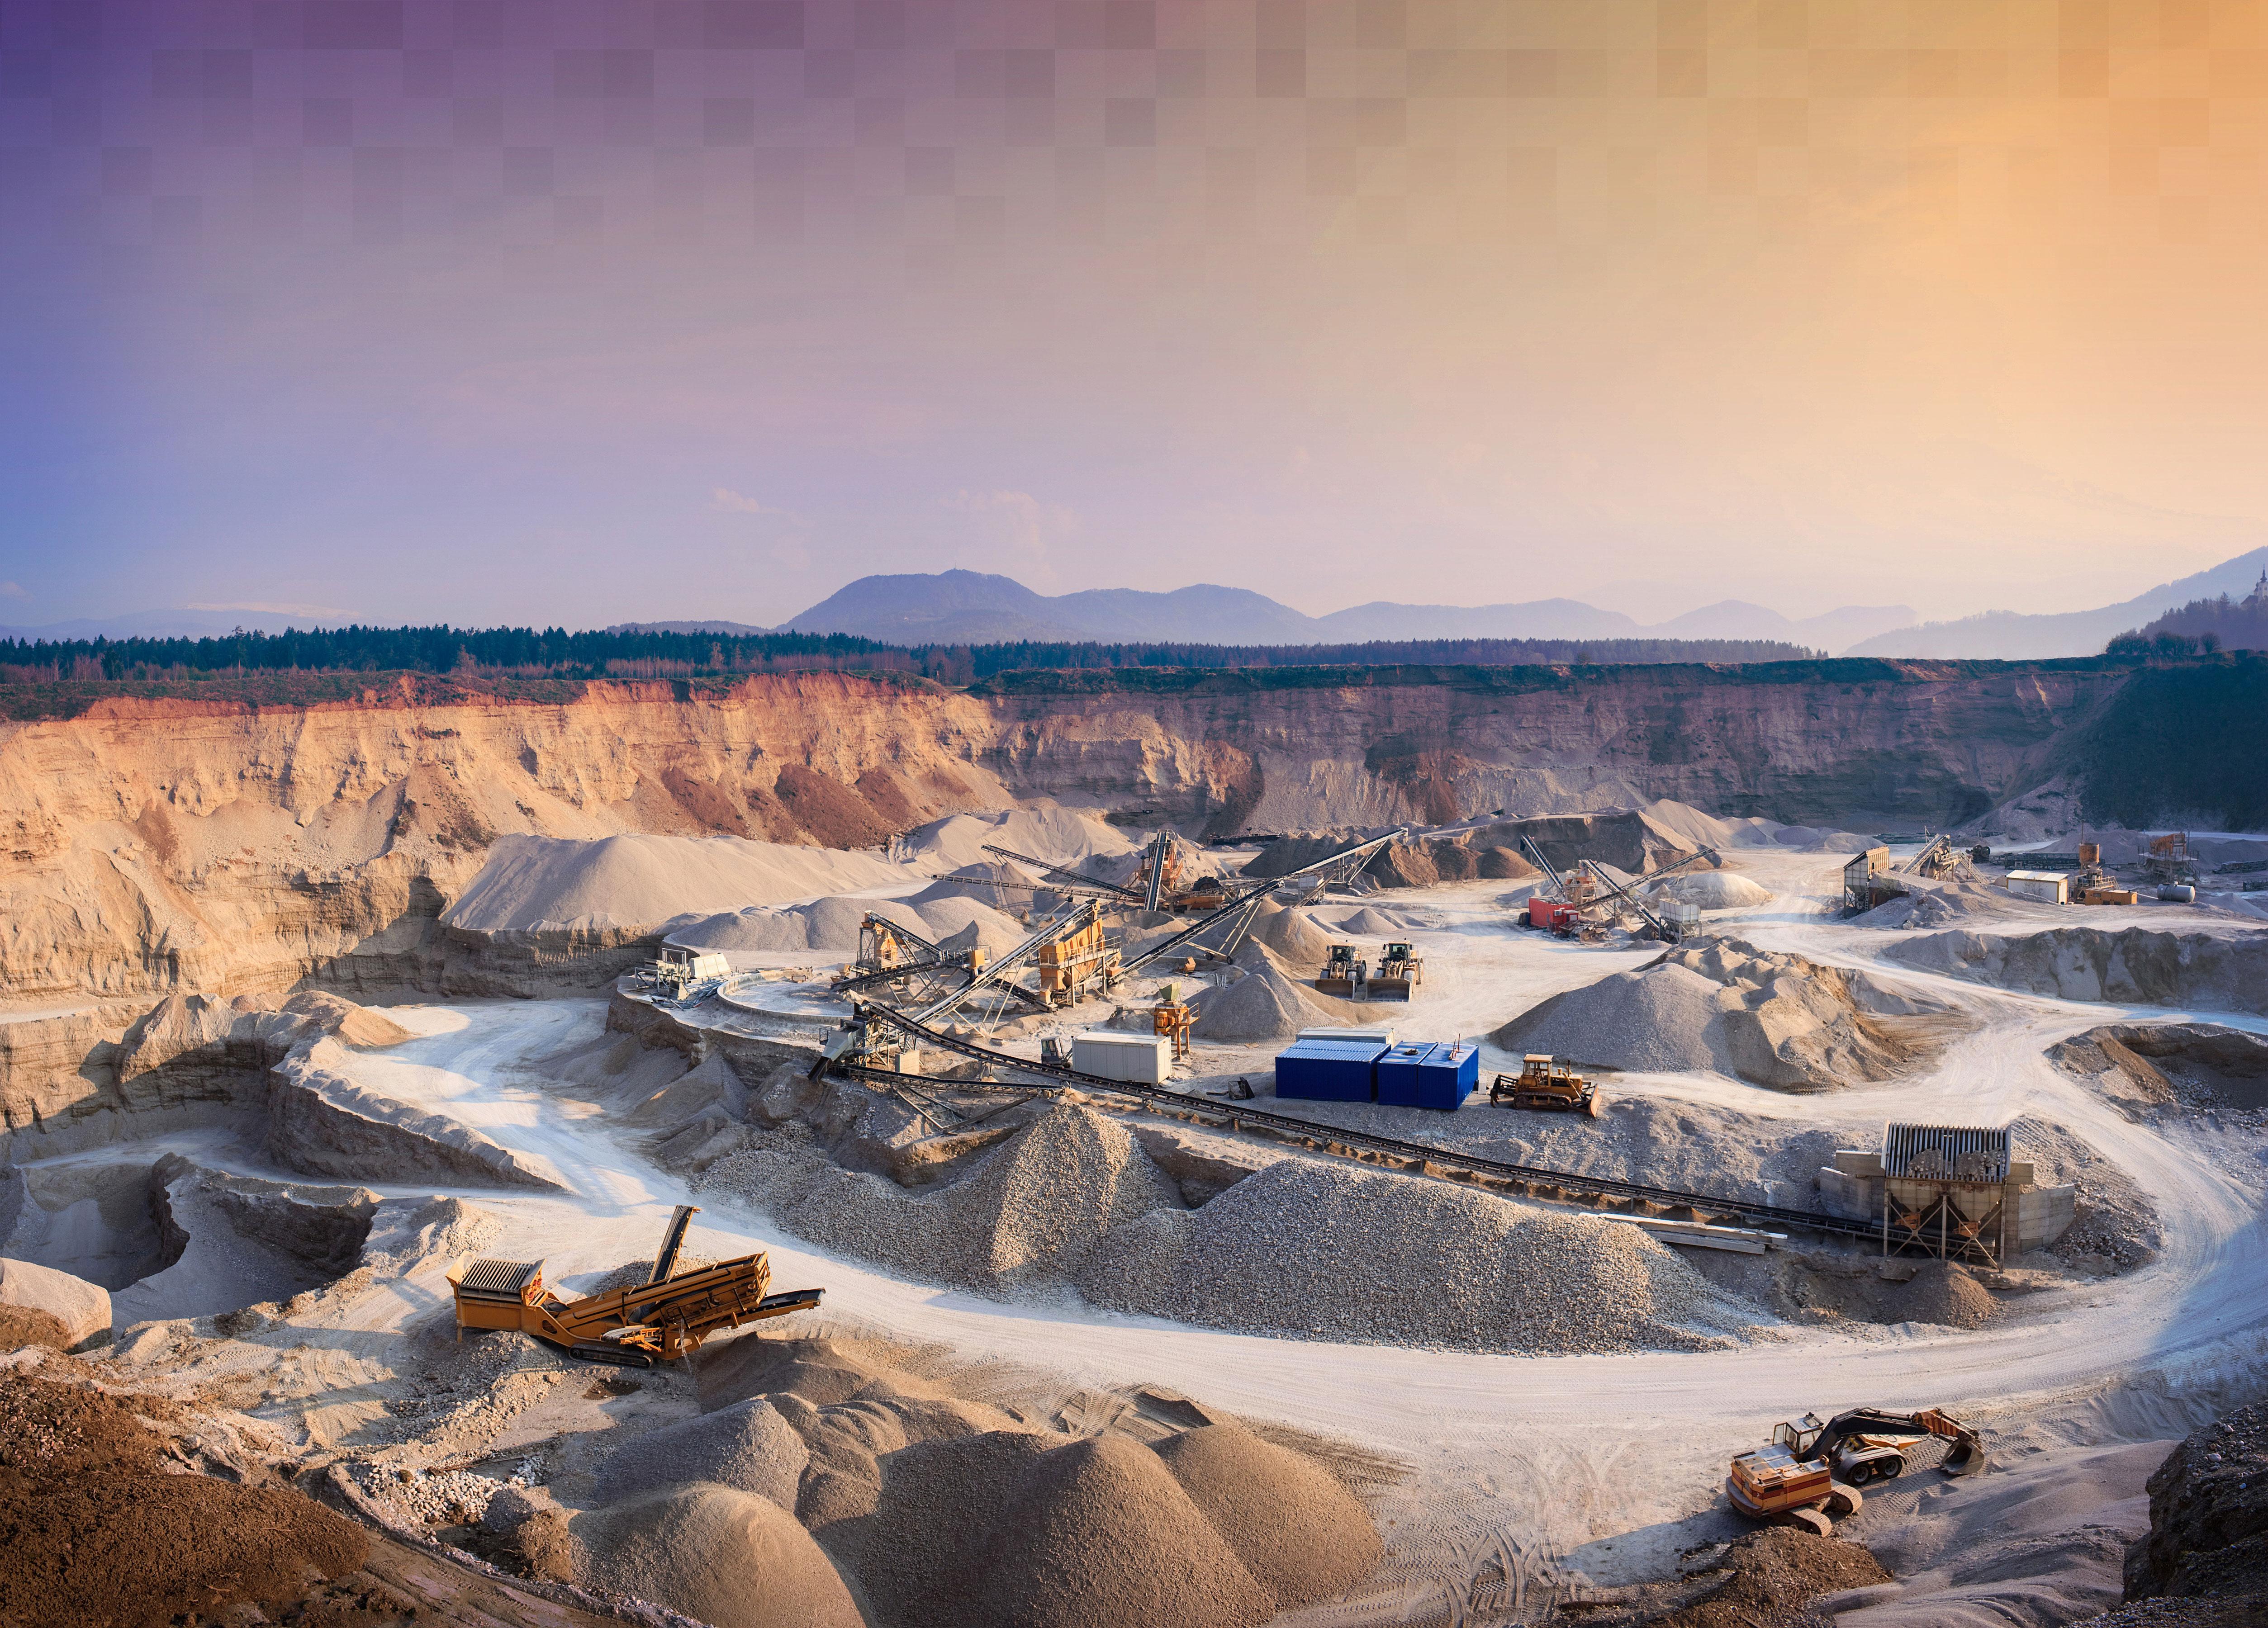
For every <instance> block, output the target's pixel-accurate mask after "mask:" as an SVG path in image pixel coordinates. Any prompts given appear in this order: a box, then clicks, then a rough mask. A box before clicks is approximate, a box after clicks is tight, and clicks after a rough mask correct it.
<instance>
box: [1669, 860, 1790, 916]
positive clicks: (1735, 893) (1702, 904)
mask: <svg viewBox="0 0 2268 1628" xmlns="http://www.w3.org/2000/svg"><path fill="white" fill-rule="evenodd" d="M1651 891H1653V892H1656V893H1659V894H1661V895H1662V896H1663V897H1664V898H1674V899H1675V900H1676V901H1677V902H1678V903H1679V904H1681V905H1693V906H1697V907H1699V908H1700V909H1703V910H1747V909H1749V908H1751V907H1752V906H1757V905H1768V904H1770V903H1771V889H1770V888H1766V887H1762V886H1759V885H1758V884H1756V883H1754V882H1751V881H1750V880H1749V878H1748V877H1746V876H1742V875H1741V874H1739V873H1738V872H1737V871H1731V870H1705V871H1702V872H1701V873H1700V874H1699V875H1697V876H1672V877H1670V878H1669V879H1668V881H1666V882H1661V883H1657V884H1655V885H1654V886H1653V889H1652V890H1651Z"/></svg>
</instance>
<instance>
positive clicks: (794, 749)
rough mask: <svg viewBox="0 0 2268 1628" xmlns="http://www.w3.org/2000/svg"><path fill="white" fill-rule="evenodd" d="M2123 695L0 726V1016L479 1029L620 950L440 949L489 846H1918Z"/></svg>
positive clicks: (407, 698)
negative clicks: (1154, 831) (941, 838)
mask: <svg viewBox="0 0 2268 1628" xmlns="http://www.w3.org/2000/svg"><path fill="white" fill-rule="evenodd" d="M2130 676H2131V675H2130V674H2129V673H2128V671H2126V670H2124V669H2120V668H2115V667H2110V666H2108V665H2106V664H2094V663H2087V662H2065V663H2035V664H1989V663H1983V664H1980V663H1885V662H1822V663H1799V664H1781V665H1776V666H1768V667H1750V668H1737V669H1715V668H1707V667H1628V668H1591V669H1587V668H1574V669H1554V668H1543V667H1531V668H1440V667H1425V668H1382V669H1305V670H1300V669H1268V670H1254V671H1212V672H1146V671H1145V672H1116V673H1081V672H1071V673H1033V674H1016V675H1009V676H1008V677H1006V678H1002V679H998V680H995V681H993V682H991V683H990V684H987V685H984V686H977V687H976V688H975V689H972V690H968V691H949V690H946V689H945V688H943V687H941V686H936V685H932V684H928V683H925V682H924V681H921V680H918V679H907V678H860V677H855V676H850V675H843V674H835V673H824V674H805V675H766V676H762V677H755V678H745V679H740V680H737V681H732V680H715V681H708V680H691V681H681V682H675V683H644V684H612V683H592V684H568V683H562V682H559V681H541V682H533V683H527V684H523V685H517V686H515V685H513V684H512V683H511V682H509V681H503V682H490V683H485V684H484V683H480V682H477V681H465V680H460V679H455V678H399V679H394V680H387V681H376V680H373V681H372V683H371V684H370V685H369V686H365V687H364V688H363V689H361V690H360V691H359V692H357V693H355V694H354V695H353V696H351V697H350V698H343V699H335V700H323V701H320V702H314V703H307V704H295V705H275V704H266V703H263V702H261V701H260V700H257V699H256V698H255V699H251V700H246V699H238V700H229V699H223V698H218V697H217V696H216V694H215V693H214V691H213V688H212V686H203V688H202V690H199V686H179V687H183V688H185V689H188V690H199V693H198V694H197V695H195V696H192V695H189V694H186V693H184V694H176V695H166V694H156V693H149V694H133V693H126V692H127V691H129V690H130V689H131V688H132V686H109V688H108V693H100V694H94V695H88V696H81V697H78V698H77V699H76V700H70V701H69V704H67V705H59V704H56V703H55V700H54V698H52V697H50V698H48V700H46V701H45V702H40V698H37V697H33V698H31V699H30V700H27V699H26V697H22V696H16V697H10V698H0V699H5V700H9V702H10V706H11V710H12V711H13V712H14V713H15V714H17V715H18V721H16V722H7V723H4V724H0V985H4V987H5V990H6V997H7V1001H9V1002H10V1003H20V1004H26V1005H28V1004H31V1003H35V1002H42V1001H50V1002H53V1001H69V1002H73V1003H84V1002H86V1001H102V1002H116V1001H126V1002H134V1001H143V1002H147V1001H150V1000H151V999H153V998H155V997H157V996H159V995H162V994H166V993H169V992H172V991H176V990H201V991H207V992H214V993H218V992H224V991H225V992H228V993H231V994H234V993H241V992H245V991H264V992H276V991H282V990H285V989H289V988H291V987H292V986H296V985H298V984H300V983H301V982H303V981H307V980H313V981H314V982H317V983H320V984H324V985H328V986H335V987H339V988H342V989H345V990H349V991H351V992H354V993H356V994H360V995H364V996H383V995H384V994H387V992H389V991H412V990H415V991H423V992H428V993H443V994H513V993H530V992H532V991H533V990H534V989H535V988H538V987H542V986H546V985H547V982H549V981H556V980H558V979H566V980H569V981H581V980H584V979H587V978H589V977H591V976H593V973H592V972H591V969H592V968H593V966H594V965H598V964H600V963H602V962H603V963H608V964H607V965H606V966H604V967H601V969H600V971H601V972H608V971H611V970H612V964H613V963H615V962H619V961H622V960H626V959H629V958H634V957H635V955H636V954H637V953H638V952H639V949H640V947H639V946H637V945H634V944H630V943H627V942H625V943H621V944H616V943H612V942H606V943H601V942H573V943H568V942H562V943H558V944H548V943H533V942H530V943H517V942H515V943H512V944H509V945H504V944H498V943H493V942H488V941H485V940H482V939H479V938H477V937H475V936H473V935H464V934H462V933H458V932H453V930H451V929H448V928H444V927H443V926H442V924H441V920H440V919H441V916H442V913H443V911H444V910H445V908H446V906H447V904H448V903H449V901H450V900H452V899H453V898H455V897H456V896H457V895H458V893H460V891H462V889H463V887H464V886H465V884H467V883H468V881H469V879H470V878H471V876H473V875H474V873H475V871H477V870H478V869H479V867H480V865H481V862H482V858H483V857H484V855H485V854H486V853H487V851H488V848H489V847H490V844H491V843H493V841H494V840H496V838H497V836H498V835H500V834H502V833H504V832H537V833H541V834H545V835H550V836H560V837H578V838H596V837H602V836H607V835H610V834H614V833H616V832H676V833H685V834H695V833H716V832H724V833H730V834H734V835H740V836H746V837H751V838H757V839H762V840H773V841H798V842H810V843H817V844H821V845H823V846H828V847H862V846H869V845H872V844H875V843H879V842H881V841H883V840H886V839H887V837H888V835H889V834H890V833H891V832H895V831H900V830H904V829H906V828H908V827H909V826H911V825H915V824H917V823H919V822H920V821H923V820H926V819H930V818H936V817H938V816H939V815H942V814H946V813H952V812H957V811H961V810H970V809H989V808H999V807H1002V806H1005V805H1006V804H1007V803H1010V802H1012V801H1013V800H1015V799H1018V798H1028V797H1034V796H1054V797H1057V798H1061V799H1064V800H1065V801H1075V802H1079V803H1090V804H1101V805H1102V806H1105V807H1108V808H1110V809H1114V810H1123V811H1125V812H1127V813H1129V814H1133V815H1141V814H1153V815H1164V816H1167V817H1169V818H1175V819H1179V820H1184V821H1203V822H1204V823H1205V824H1206V825H1208V826H1209V827H1210V828H1211V829H1212V830H1214V831H1216V832H1226V831H1233V830H1237V829H1276V830H1282V829H1287V828H1297V827H1302V826H1307V827H1313V826H1319V825H1358V824H1383V823H1388V822H1392V821H1399V820H1419V821H1428V822H1439V821H1443V820H1447V819H1452V818H1459V817H1462V816H1466V815H1471V814H1476V813H1486V812H1488V811H1490V810H1496V809H1503V810H1507V811H1508V812H1509V813H1512V814H1535V813H1549V812H1571V811H1579V810H1588V809H1597V808H1604V807H1612V806H1618V805H1623V806H1626V805H1630V804H1634V803H1646V802H1649V801H1652V800H1653V799H1654V798H1657V797H1664V796H1667V797H1675V798H1677V799H1679V800H1681V801H1684V802H1690V803H1695V804H1697V805H1699V806H1701V807H1703V808H1706V809H1710V810H1714V811H1718V812H1722V813H1727V814H1739V813H1747V812H1752V811H1753V812H1770V813H1771V814H1772V815H1774V816H1775V817H1777V818H1782V819H1798V820H1822V821H1825V820H1850V819H1854V818H1870V817H1871V818H1877V819H1881V820H1888V821H1896V822H1899V823H1905V824H1913V823H1919V822H1924V821H1927V822H1933V823H1937V824H1949V823H1952V822H1954V821H1956V820H1959V819H1961V818H1966V817H1969V816H1973V815H1975V814H1977V813H1979V812H1981V811H1983V810H1985V809H1986V808H1987V807H1989V806H1991V805H1992V803H1994V802H1996V801H1998V800H1999V799H2002V798H2004V797H2007V796H2010V795H2013V794H2014V793H2017V792H2020V791H2021V790H2023V789H2025V788H2028V787H2029V786H2032V785H2035V784H2037V783H2039V781H2042V780H2043V779H2044V778H2046V777H2048V776H2049V775H2050V774H2052V773H2054V772H2056V771H2057V769H2058V762H2059V753H2060V754H2067V752H2068V751H2069V749H2070V747H2071V744H2072V742H2073V739H2074V738H2075V737H2076V736H2077V734H2078V733H2079V732H2080V731H2082V730H2085V729H2086V728H2087V727H2088V726H2089V725H2090V724H2091V723H2092V722H2094V721H2095V719H2096V718H2097V717H2098V715H2100V714H2101V713H2102V711H2103V709H2104V708H2105V707H2106V706H2107V705H2109V704H2110V701H2111V700H2112V699H2113V698H2114V697H2115V696H2116V694H2117V692H2118V689H2119V686H2121V685H2122V684H2124V683H2125V682H2127V680H2128V678H2129V677H2130ZM222 690H223V693H225V686H222ZM34 703H38V704H34ZM74 708H75V709H76V710H75V713H74V715H69V716H33V717H29V718H26V717H25V716H24V715H26V713H33V714H36V713H39V712H40V711H42V710H44V711H47V712H50V713H53V712H71V711H73V710H74ZM144 1009H146V1005H145V1007H144ZM77 1021H79V1023H80V1024H81V1026H84V1023H85V1020H84V1019H81V1020H77ZM112 1021H113V1023H114V1020H112ZM107 1026H110V1025H108V1024H106V1027H107ZM19 1038H21V1039H23V1040H24V1041H26V1043H27V1044H28V1043H30V1042H31V1041H32V1039H33V1036H31V1035H29V1034H26V1035H24V1036H21V1037H19Z"/></svg>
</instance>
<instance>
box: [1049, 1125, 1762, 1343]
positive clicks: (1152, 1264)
mask: <svg viewBox="0 0 2268 1628" xmlns="http://www.w3.org/2000/svg"><path fill="white" fill-rule="evenodd" d="M1445 1260H1453V1261H1456V1262H1458V1263H1460V1267H1459V1270H1458V1271H1457V1272H1454V1273H1451V1274H1447V1275H1445V1274H1444V1273H1443V1272H1441V1270H1440V1265H1441V1263H1442V1262H1443V1261H1445ZM1082 1287H1084V1288H1085V1289H1086V1293H1087V1294H1088V1295H1089V1297H1090V1298H1092V1299H1094V1301H1096V1302H1098V1303H1100V1304H1102V1305H1105V1306H1110V1307H1114V1308H1116V1309H1119V1310H1123V1311H1131V1312H1140V1313H1146V1314H1149V1315H1152V1316H1166V1317H1173V1318H1176V1319H1178V1320H1181V1321H1182V1322H1189V1323H1204V1324H1211V1326H1213V1327H1216V1328H1232V1329H1248V1330H1253V1331H1262V1332H1270V1333H1282V1334H1288V1335H1291V1336H1293V1337H1295V1338H1296V1337H1321V1338H1331V1339H1358V1340H1384V1341H1391V1342H1394V1343H1395V1344H1402V1345H1410V1344H1437V1345H1444V1346H1459V1347H1462V1348H1464V1349H1468V1350H1474V1351H1525V1352H1589V1351H1634V1350H1639V1349H1644V1348H1663V1347H1667V1348H1671V1349H1681V1350H1691V1349H1695V1348H1697V1347H1699V1346H1706V1345H1709V1344H1712V1343H1714V1340H1715V1339H1716V1338H1718V1337H1719V1336H1720V1335H1721V1333H1722V1332H1723V1331H1724V1330H1725V1329H1726V1328H1727V1327H1741V1326H1746V1325H1747V1324H1749V1323H1750V1322H1753V1321H1754V1320H1755V1319H1756V1313H1754V1312H1753V1311H1751V1310H1749V1309H1745V1308H1740V1307H1738V1306H1736V1305H1732V1304H1729V1303H1727V1302H1722V1301H1720V1300H1719V1297H1718V1295H1717V1294H1716V1293H1715V1291H1714V1290H1712V1288H1711V1287H1709V1285H1708V1284H1707V1283H1705V1281H1703V1280H1702V1279H1701V1278H1700V1277H1699V1276H1698V1275H1697V1273H1696V1272H1694V1271H1693V1269H1692V1268H1691V1267H1690V1266H1688V1265H1686V1264H1685V1263H1684V1262H1683V1261H1682V1260H1680V1259H1678V1258H1676V1257H1675V1255H1673V1254H1672V1253H1671V1252H1670V1250H1668V1248H1666V1247H1665V1246H1663V1245H1662V1244H1660V1243H1656V1242H1654V1240H1653V1239H1652V1238H1649V1237H1647V1236H1645V1235H1644V1234H1642V1233H1641V1232H1639V1231H1638V1228H1634V1227H1626V1226H1623V1225H1621V1224H1620V1223H1618V1222H1614V1221H1601V1220H1597V1219H1594V1218H1592V1217H1588V1216H1574V1215H1563V1214H1556V1213H1553V1212H1550V1211H1545V1210H1541V1209H1535V1208H1530V1207H1528V1206H1523V1205H1517V1204H1513V1203H1512V1202H1510V1201H1508V1200H1506V1199H1499V1198H1497V1197H1495V1196H1494V1195H1493V1194H1490V1193H1484V1192H1473V1191H1471V1190H1469V1189H1465V1188H1460V1187H1453V1186H1450V1185H1449V1184H1447V1183H1443V1182H1434V1181H1426V1180H1423V1179H1420V1178H1417V1177H1395V1176H1381V1175H1373V1174H1371V1173H1369V1172H1366V1171H1359V1170H1347V1169H1344V1168H1342V1167H1339V1166H1337V1165H1325V1164H1317V1163H1311V1162H1307V1161H1306V1160H1300V1159H1287V1160H1285V1161H1283V1162H1279V1163H1276V1164H1272V1165H1270V1166H1269V1167H1268V1168H1267V1169H1266V1170H1261V1171H1258V1172H1257V1173H1256V1174H1254V1175H1251V1176H1248V1177H1245V1178H1244V1179H1243V1180H1242V1181H1241V1182H1238V1183H1237V1184H1235V1185H1234V1186H1233V1187H1231V1188H1229V1189H1228V1190H1227V1191H1226V1192H1224V1193H1222V1194H1221V1195H1220V1196H1219V1198H1217V1199H1213V1200H1212V1201H1211V1203H1209V1204H1207V1205H1206V1206H1204V1210H1203V1211H1202V1212H1199V1213H1196V1214H1191V1213H1189V1212H1186V1211H1164V1212H1160V1213H1159V1214H1152V1215H1150V1216H1148V1217H1146V1218H1145V1219H1144V1220H1143V1221H1139V1222H1138V1223H1137V1224H1136V1225H1134V1226H1132V1227H1130V1228H1128V1229H1127V1230H1126V1232H1125V1234H1124V1236H1123V1237H1120V1238H1115V1239H1113V1240H1111V1241H1110V1243H1109V1244H1108V1247H1107V1248H1105V1249H1103V1250H1098V1251H1097V1253H1096V1258H1095V1262H1094V1265H1093V1266H1091V1267H1090V1269H1089V1270H1088V1272H1087V1273H1086V1276H1085V1278H1084V1279H1083V1280H1082Z"/></svg>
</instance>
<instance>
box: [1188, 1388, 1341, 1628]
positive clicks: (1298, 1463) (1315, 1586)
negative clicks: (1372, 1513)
mask: <svg viewBox="0 0 2268 1628" xmlns="http://www.w3.org/2000/svg"><path fill="white" fill-rule="evenodd" d="M1156 1451H1157V1454H1158V1456H1159V1457H1160V1458H1162V1459H1164V1460H1165V1461H1166V1468H1167V1469H1168V1470H1172V1471H1173V1474H1174V1479H1175V1480H1176V1481H1178V1482H1180V1483H1181V1484H1182V1491H1183V1492H1187V1493H1188V1494H1189V1501H1190V1502H1191V1503H1193V1504H1195V1505H1196V1506H1197V1509H1198V1510H1199V1512H1200V1513H1202V1514H1204V1517H1205V1519H1206V1520H1208V1521H1210V1522H1212V1525H1213V1529H1214V1530H1215V1531H1217V1532H1219V1534H1220V1535H1221V1536H1223V1537H1225V1538H1226V1539H1227V1540H1228V1545H1229V1547H1230V1548H1232V1549H1233V1550H1235V1551H1236V1558H1238V1559H1240V1560H1241V1561H1242V1562H1243V1563H1244V1569H1245V1570H1246V1571H1248V1572H1249V1573H1251V1574H1252V1579H1253V1580H1254V1581H1255V1582H1256V1583H1258V1584H1259V1585H1260V1586H1261V1587H1262V1588H1265V1589H1266V1590H1267V1591H1268V1592H1269V1593H1270V1595H1273V1596H1274V1597H1275V1601H1276V1605H1277V1609H1278V1610H1288V1609H1289V1608H1291V1607H1292V1606H1295V1605H1307V1604H1309V1603H1311V1602H1314V1601H1317V1600H1322V1599H1328V1598H1329V1596H1331V1595H1336V1594H1344V1592H1345V1591H1346V1590H1348V1589H1349V1588H1353V1587H1354V1586H1355V1584H1357V1583H1359V1582H1360V1581H1361V1580H1363V1579H1364V1578H1366V1577H1367V1576H1369V1575H1370V1573H1372V1572H1373V1570H1375V1569H1376V1568H1377V1566H1378V1563H1379V1560H1380V1559H1381V1558H1382V1556H1383V1554H1384V1551H1383V1550H1382V1548H1381V1546H1380V1544H1379V1541H1378V1530H1377V1529H1376V1528H1375V1527H1373V1525H1372V1524H1371V1522H1370V1517H1369V1515H1367V1514H1365V1513H1364V1512H1363V1507H1362V1506H1361V1505H1360V1504H1359V1503H1357V1502H1356V1501H1355V1500H1354V1497H1353V1495H1352V1494H1351V1493H1350V1492H1348V1491H1347V1490H1346V1488H1344V1486H1341V1485H1339V1484H1338V1483H1337V1481H1336V1480H1334V1479H1332V1478H1331V1477H1330V1476H1329V1473H1327V1472H1326V1471H1325V1470H1323V1468H1322V1465H1320V1464H1318V1463H1315V1462H1314V1460H1312V1459H1309V1458H1305V1457H1302V1456H1300V1455H1299V1454H1297V1453H1294V1452H1292V1451H1291V1450H1290V1449H1289V1448H1280V1447H1278V1446H1276V1445H1275V1444H1274V1443H1273V1442H1270V1441H1262V1440H1261V1439H1260V1438H1259V1437H1258V1436H1256V1435H1254V1434H1252V1433H1251V1432H1250V1431H1248V1430H1244V1429H1241V1428H1240V1427H1239V1426H1235V1425H1206V1426H1201V1427H1200V1428H1198V1429H1196V1430H1190V1431H1185V1432H1183V1433H1182V1434H1180V1435H1177V1436H1168V1437H1167V1438H1166V1440H1164V1441H1160V1442H1159V1443H1158V1444H1157V1448H1156Z"/></svg>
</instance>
